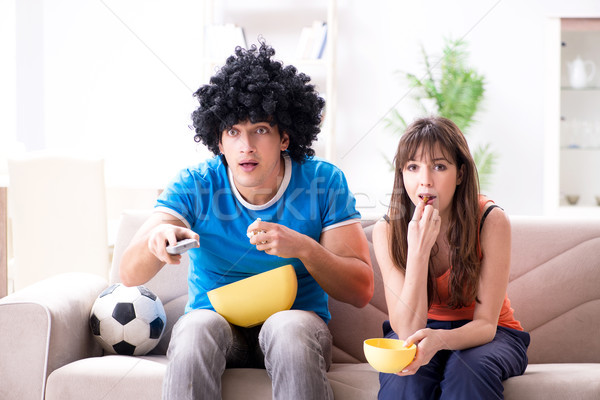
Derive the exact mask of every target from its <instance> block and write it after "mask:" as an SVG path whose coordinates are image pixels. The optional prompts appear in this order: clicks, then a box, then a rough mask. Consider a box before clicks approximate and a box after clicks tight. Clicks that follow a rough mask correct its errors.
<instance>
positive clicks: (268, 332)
mask: <svg viewBox="0 0 600 400" xmlns="http://www.w3.org/2000/svg"><path fill="white" fill-rule="evenodd" d="M259 340H260V344H261V347H262V350H263V353H264V354H265V356H267V357H268V355H269V353H271V352H275V353H277V354H279V355H280V356H281V355H283V354H282V353H287V354H288V356H293V357H302V354H306V353H312V352H313V351H316V352H317V353H320V354H321V355H322V356H323V358H324V359H325V362H326V363H327V365H329V362H330V359H331V333H330V332H329V328H328V327H327V324H325V322H324V321H323V320H322V319H321V317H319V316H318V315H316V314H315V313H313V312H309V311H302V310H288V311H281V312H278V313H276V314H273V315H272V316H271V317H269V319H267V321H265V323H264V325H263V327H262V329H261V331H260V335H259Z"/></svg>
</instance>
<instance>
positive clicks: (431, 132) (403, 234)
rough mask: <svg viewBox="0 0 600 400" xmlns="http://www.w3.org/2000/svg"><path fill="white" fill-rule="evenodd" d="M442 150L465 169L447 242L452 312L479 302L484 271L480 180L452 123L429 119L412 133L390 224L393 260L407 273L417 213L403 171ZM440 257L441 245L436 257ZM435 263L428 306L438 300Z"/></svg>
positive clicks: (401, 146) (401, 152) (401, 151)
mask: <svg viewBox="0 0 600 400" xmlns="http://www.w3.org/2000/svg"><path fill="white" fill-rule="evenodd" d="M436 146H439V149H440V150H441V151H442V152H443V153H444V156H445V157H446V158H447V159H448V161H450V162H452V163H453V164H454V165H456V168H457V169H458V170H461V169H462V178H461V182H460V184H459V185H458V186H457V187H456V191H455V193H454V197H453V199H452V203H451V206H450V207H451V213H450V217H449V218H450V220H449V225H448V232H447V240H448V243H449V245H450V260H449V262H450V265H451V271H450V279H449V282H448V286H449V287H448V292H449V296H450V297H449V301H448V305H449V306H450V307H451V308H460V307H464V306H468V305H470V304H471V303H472V302H473V301H474V300H476V299H477V283H478V281H479V275H480V270H481V260H480V258H479V252H478V249H479V247H478V223H479V201H478V196H479V178H478V175H477V168H476V167H475V162H474V161H473V157H472V156H471V153H470V151H469V146H468V144H467V141H466V139H465V137H464V135H463V133H462V132H461V131H460V129H459V128H458V127H457V126H456V124H454V122H452V121H450V120H449V119H446V118H442V117H426V118H421V119H418V120H416V121H414V122H413V123H412V124H410V125H409V126H408V127H407V128H406V131H405V132H404V134H403V135H402V137H401V138H400V142H399V143H398V150H397V151H396V156H395V158H394V166H395V171H396V173H395V177H394V191H393V193H392V197H391V200H390V209H389V214H388V215H389V223H390V226H391V229H390V238H389V242H390V255H391V257H392V260H393V261H394V262H395V264H396V266H397V267H398V268H400V269H401V270H402V271H403V272H406V258H407V253H408V243H407V240H406V238H407V233H408V223H409V222H410V220H411V218H412V214H413V212H414V205H413V203H412V201H411V200H410V198H409V196H408V194H407V193H406V191H405V190H404V178H403V175H402V171H403V169H404V167H405V165H406V163H407V162H408V161H409V160H414V159H415V157H416V156H417V152H418V151H419V150H421V151H422V153H421V154H428V153H429V154H430V155H431V156H433V152H434V151H435V149H436ZM436 252H437V245H436V246H434V249H433V250H432V253H431V257H432V256H433V255H435V254H436ZM431 257H430V259H429V273H428V277H427V300H428V305H429V307H431V304H432V303H433V301H434V300H435V295H436V293H437V290H436V276H435V274H434V272H433V271H434V270H433V262H432V260H431Z"/></svg>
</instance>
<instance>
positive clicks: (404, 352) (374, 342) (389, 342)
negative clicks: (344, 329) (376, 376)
mask: <svg viewBox="0 0 600 400" xmlns="http://www.w3.org/2000/svg"><path fill="white" fill-rule="evenodd" d="M363 350H364V352H365V357H366V358H367V361H368V362H369V364H371V366H372V367H373V368H375V369H376V370H377V371H379V372H385V373H388V374H395V373H397V372H400V371H402V370H403V369H404V368H405V367H406V366H407V365H408V364H410V363H411V362H412V360H413V359H414V358H415V354H416V353H417V346H415V345H414V344H412V345H410V346H409V347H404V340H398V339H384V338H374V339H367V340H365V342H364V345H363Z"/></svg>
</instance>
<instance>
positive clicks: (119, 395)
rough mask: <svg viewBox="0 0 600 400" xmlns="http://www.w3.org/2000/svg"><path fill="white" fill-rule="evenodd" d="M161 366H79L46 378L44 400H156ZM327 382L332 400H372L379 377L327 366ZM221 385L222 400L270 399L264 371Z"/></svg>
mask: <svg viewBox="0 0 600 400" xmlns="http://www.w3.org/2000/svg"><path fill="white" fill-rule="evenodd" d="M166 365H167V358H166V357H165V356H143V357H129V356H120V355H110V356H104V357H92V358H86V359H83V360H79V361H76V362H73V363H71V364H68V365H65V366H64V367H62V368H59V369H57V370H55V371H54V372H53V373H52V374H51V375H50V376H49V377H48V385H47V390H46V400H69V399H78V400H79V399H89V400H96V399H97V400H100V399H102V400H123V399H145V400H152V399H156V400H160V398H161V391H162V380H163V375H164V373H165V370H166ZM327 377H328V378H329V381H330V382H331V387H332V389H333V392H334V394H335V397H336V398H338V399H345V400H363V399H375V398H377V391H378V390H379V375H378V373H377V372H376V371H375V370H374V369H373V368H371V367H370V366H369V365H368V364H333V365H332V366H331V369H330V370H329V372H328V374H327ZM222 382H223V399H224V400H237V399H249V400H252V399H271V398H272V391H271V380H270V379H269V376H268V375H267V371H266V370H264V369H249V368H233V369H227V370H226V371H225V374H224V375H223V381H222Z"/></svg>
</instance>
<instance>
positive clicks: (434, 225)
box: [407, 201, 441, 255]
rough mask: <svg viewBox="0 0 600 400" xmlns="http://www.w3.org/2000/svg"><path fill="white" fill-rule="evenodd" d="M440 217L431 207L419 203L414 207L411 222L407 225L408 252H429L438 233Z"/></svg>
mask: <svg viewBox="0 0 600 400" xmlns="http://www.w3.org/2000/svg"><path fill="white" fill-rule="evenodd" d="M440 225H441V217H440V213H439V211H438V210H437V209H436V208H434V207H433V206H432V205H430V204H428V205H425V203H424V202H422V201H420V202H419V203H418V204H417V206H416V207H415V212H414V214H413V217H412V220H411V221H410V222H409V224H408V237H407V241H408V249H409V251H411V250H412V251H416V252H426V254H427V255H429V253H430V252H431V249H432V248H433V245H434V244H435V241H436V240H437V237H438V234H439V232H440Z"/></svg>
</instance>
